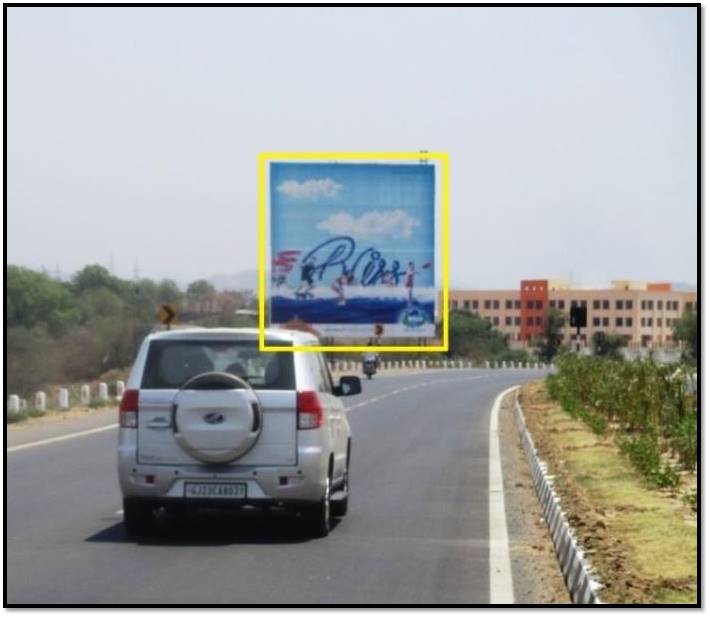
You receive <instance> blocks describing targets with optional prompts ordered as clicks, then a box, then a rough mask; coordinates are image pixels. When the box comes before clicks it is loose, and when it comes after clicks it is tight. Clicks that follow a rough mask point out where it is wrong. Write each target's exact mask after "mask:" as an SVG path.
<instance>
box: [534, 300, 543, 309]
mask: <svg viewBox="0 0 710 617" xmlns="http://www.w3.org/2000/svg"><path fill="white" fill-rule="evenodd" d="M535 308H536V309H538V310H542V300H536V301H535Z"/></svg>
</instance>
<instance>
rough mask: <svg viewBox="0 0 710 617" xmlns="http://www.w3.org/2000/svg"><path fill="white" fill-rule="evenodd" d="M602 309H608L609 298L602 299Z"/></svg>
mask: <svg viewBox="0 0 710 617" xmlns="http://www.w3.org/2000/svg"><path fill="white" fill-rule="evenodd" d="M602 309H604V310H605V311H608V310H609V300H602Z"/></svg>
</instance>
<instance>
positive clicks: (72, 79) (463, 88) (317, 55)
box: [7, 8, 697, 287]
mask: <svg viewBox="0 0 710 617" xmlns="http://www.w3.org/2000/svg"><path fill="white" fill-rule="evenodd" d="M696 33H697V30H696V10H695V9H690V8H672V9H668V8H658V9H656V8H653V9H649V8H636V9H631V8H574V9H569V8H567V9H566V8H559V9H540V8H525V9H521V8H498V9H483V8H478V9H441V10H439V9H430V8H418V9H416V8H415V9H343V8H340V9H302V8H291V9H282V8H279V9H254V8H251V9H233V8H223V9H212V8H204V9H197V8H172V9H170V8H168V9H165V8H163V9H160V8H155V9H151V8H145V9H135V8H123V9H113V8H111V9H107V8H9V9H8V10H7V257H8V261H9V262H11V263H20V264H23V265H28V266H31V267H36V268H39V267H40V266H45V267H46V268H48V269H49V270H54V269H55V267H56V266H58V267H59V268H60V269H61V271H62V272H63V273H65V274H67V273H69V272H72V271H74V270H76V269H77V268H79V267H81V266H83V265H85V264H86V263H92V262H99V263H103V264H105V265H106V266H108V265H109V264H110V263H111V259H113V265H114V270H115V272H116V274H118V275H120V276H125V277H130V276H132V273H133V268H134V263H135V261H136V260H137V262H138V264H139V268H140V274H141V275H142V276H150V277H162V276H170V277H173V278H177V279H179V280H181V281H187V280H192V279H195V278H199V277H202V276H210V275H213V274H216V273H233V272H237V271H240V270H243V269H249V268H256V250H257V249H256V189H257V184H256V160H257V159H256V157H257V154H258V153H259V152H260V151H264V150H299V151H300V150H366V151H373V150H419V149H421V148H426V149H429V150H432V151H434V150H436V151H446V152H448V153H449V154H450V157H451V223H452V224H451V270H452V283H453V284H454V285H455V286H469V287H517V286H518V281H519V280H520V279H521V278H546V277H550V278H553V277H555V278H556V277H567V276H568V275H569V273H570V272H572V273H573V277H574V279H575V280H577V281H578V282H580V283H600V282H607V281H608V280H611V279H613V278H638V279H650V280H673V281H686V282H695V281H696V279H697V269H696V259H697V213H696V205H697V190H696V185H697V172H696V169H697V167H696V166H697V159H696V153H697V122H696V117H697V103H696V100H697V87H696V72H697V62H696V53H697V36H696Z"/></svg>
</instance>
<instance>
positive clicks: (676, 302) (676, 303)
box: [673, 300, 678, 311]
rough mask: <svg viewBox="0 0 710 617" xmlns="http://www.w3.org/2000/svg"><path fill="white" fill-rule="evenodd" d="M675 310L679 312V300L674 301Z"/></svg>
mask: <svg viewBox="0 0 710 617" xmlns="http://www.w3.org/2000/svg"><path fill="white" fill-rule="evenodd" d="M673 310H674V311H677V310H678V300H674V301H673Z"/></svg>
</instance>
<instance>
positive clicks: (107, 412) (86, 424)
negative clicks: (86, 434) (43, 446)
mask: <svg viewBox="0 0 710 617" xmlns="http://www.w3.org/2000/svg"><path fill="white" fill-rule="evenodd" d="M117 421H118V412H117V410H116V408H115V407H106V408H102V409H87V410H80V409H75V410H70V411H65V412H50V413H48V414H47V415H46V416H40V417H37V418H29V419H27V420H25V421H24V422H20V423H17V424H7V425H6V432H5V448H13V447H15V446H21V445H25V444H29V443H34V442H37V441H42V440H44V439H53V438H55V437H63V436H66V435H71V434H73V433H78V432H81V431H87V430H91V429H96V428H100V427H104V426H110V425H112V424H116V422H117Z"/></svg>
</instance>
